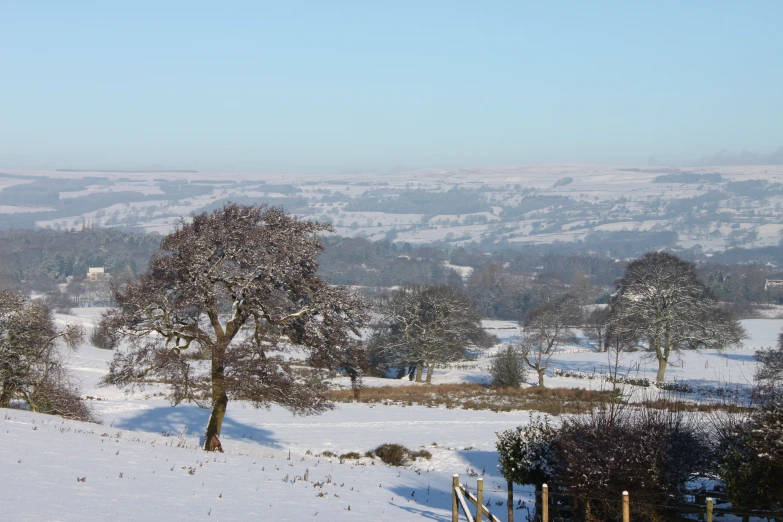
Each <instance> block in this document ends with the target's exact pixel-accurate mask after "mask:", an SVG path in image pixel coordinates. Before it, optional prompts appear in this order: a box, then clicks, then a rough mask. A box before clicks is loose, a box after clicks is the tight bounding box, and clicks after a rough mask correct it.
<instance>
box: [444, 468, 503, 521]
mask: <svg viewBox="0 0 783 522" xmlns="http://www.w3.org/2000/svg"><path fill="white" fill-rule="evenodd" d="M466 499H467V500H466ZM468 502H470V503H471V504H473V505H474V506H475V507H476V516H475V517H474V516H473V514H472V513H471V512H470V507H469V506H468ZM460 508H461V509H462V513H463V514H464V515H465V518H466V519H467V520H468V522H482V520H483V518H484V515H486V517H487V520H488V521H489V522H500V520H499V519H498V517H496V516H495V515H493V514H492V513H491V512H490V511H489V509H488V508H487V506H485V505H484V479H483V478H480V479H478V480H477V481H476V496H475V497H474V496H473V495H472V494H471V493H470V492H469V491H468V490H467V489H465V488H464V487H462V485H460V483H459V475H454V476H453V477H452V479H451V522H459V510H460Z"/></svg>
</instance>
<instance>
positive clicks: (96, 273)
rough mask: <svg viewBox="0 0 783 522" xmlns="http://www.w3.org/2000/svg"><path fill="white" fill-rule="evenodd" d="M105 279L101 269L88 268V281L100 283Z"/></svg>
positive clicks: (100, 267)
mask: <svg viewBox="0 0 783 522" xmlns="http://www.w3.org/2000/svg"><path fill="white" fill-rule="evenodd" d="M105 277H106V274H105V273H104V271H103V267H102V266H99V267H90V268H89V269H88V270H87V279H88V280H89V281H102V280H103V279H104V278H105Z"/></svg>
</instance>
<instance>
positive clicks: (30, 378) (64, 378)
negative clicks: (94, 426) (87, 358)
mask: <svg viewBox="0 0 783 522" xmlns="http://www.w3.org/2000/svg"><path fill="white" fill-rule="evenodd" d="M82 337H83V334H82V331H81V329H80V328H79V327H78V326H74V325H72V326H67V327H65V328H64V329H58V328H56V327H55V325H54V320H53V319H52V312H51V310H50V309H49V308H48V307H47V306H46V305H45V304H44V303H43V302H41V301H40V300H33V301H30V300H26V299H25V298H24V296H22V295H21V294H17V293H15V292H11V291H8V290H2V289H0V408H9V407H11V405H12V401H14V400H17V401H22V402H23V403H24V404H25V405H26V407H28V408H29V409H30V410H32V411H36V412H40V413H49V414H53V415H60V416H62V417H66V418H70V419H75V420H83V421H90V420H93V419H92V415H91V414H90V412H89V410H88V409H87V407H86V406H85V404H84V402H83V401H82V400H81V397H80V396H79V393H78V391H77V390H75V389H74V387H73V386H72V384H71V382H70V380H69V378H68V374H67V372H66V371H65V368H64V366H63V364H62V362H61V360H60V357H59V355H58V352H57V343H58V341H62V342H64V343H65V344H66V345H67V346H68V347H71V348H76V347H77V346H78V345H79V343H81V341H82Z"/></svg>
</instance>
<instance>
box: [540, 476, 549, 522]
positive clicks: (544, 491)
mask: <svg viewBox="0 0 783 522" xmlns="http://www.w3.org/2000/svg"><path fill="white" fill-rule="evenodd" d="M541 522H549V486H547V485H546V484H542V485H541Z"/></svg>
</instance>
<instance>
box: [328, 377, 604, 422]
mask: <svg viewBox="0 0 783 522" xmlns="http://www.w3.org/2000/svg"><path fill="white" fill-rule="evenodd" d="M610 397H611V392H609V391H591V390H584V389H581V388H539V387H534V388H488V387H486V386H482V385H480V384H438V385H432V386H422V385H413V386H380V387H373V388H363V389H362V393H361V398H360V399H359V400H358V402H364V403H381V404H395V405H405V406H412V405H414V404H417V405H419V406H427V407H430V408H434V407H441V406H445V407H446V408H462V409H466V410H490V411H495V412H498V411H513V410H536V411H541V412H544V413H548V414H550V415H561V414H564V413H585V412H587V411H589V410H591V409H592V408H593V407H595V406H596V405H597V404H598V403H600V402H601V401H608V400H609V399H610ZM329 398H330V399H331V400H333V401H335V402H355V401H356V399H355V398H354V396H353V391H352V390H333V391H331V392H330V393H329Z"/></svg>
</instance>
